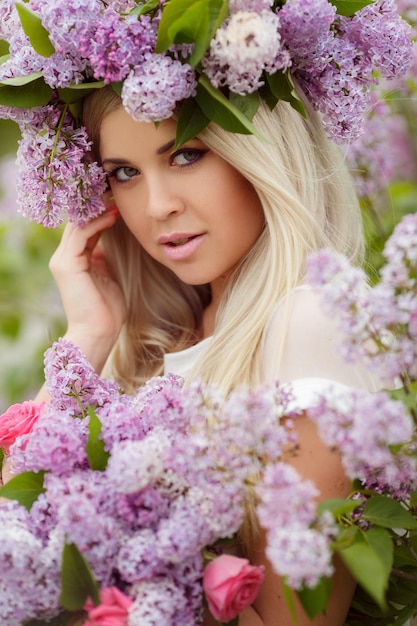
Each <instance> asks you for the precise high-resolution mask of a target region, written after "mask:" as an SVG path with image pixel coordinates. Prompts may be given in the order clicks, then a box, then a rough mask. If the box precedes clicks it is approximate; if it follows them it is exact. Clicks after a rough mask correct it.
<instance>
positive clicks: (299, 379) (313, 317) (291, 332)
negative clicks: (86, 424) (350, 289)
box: [164, 285, 381, 409]
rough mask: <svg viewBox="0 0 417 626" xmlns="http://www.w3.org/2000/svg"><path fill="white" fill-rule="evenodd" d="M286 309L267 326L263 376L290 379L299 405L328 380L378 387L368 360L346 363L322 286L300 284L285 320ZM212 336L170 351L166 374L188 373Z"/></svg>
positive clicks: (311, 398)
mask: <svg viewBox="0 0 417 626" xmlns="http://www.w3.org/2000/svg"><path fill="white" fill-rule="evenodd" d="M285 312H286V307H284V306H283V302H282V301H281V302H280V303H279V304H278V305H277V307H276V309H275V311H274V313H273V315H272V317H271V319H270V321H269V323H268V326H267V329H266V333H265V338H264V345H263V356H262V379H263V380H264V381H265V382H272V381H273V380H279V382H280V383H281V384H285V383H291V389H292V392H293V395H294V396H295V398H296V405H297V407H298V408H300V409H305V408H307V407H308V406H311V405H312V404H314V397H315V396H316V395H317V394H318V393H319V392H322V391H323V390H324V389H325V388H326V387H328V386H329V385H332V386H333V385H335V384H336V385H337V386H339V387H343V386H344V387H354V388H359V389H366V390H368V391H377V390H378V388H380V386H381V385H380V384H378V381H377V380H375V379H374V378H373V377H372V374H371V373H370V372H369V371H368V370H367V369H366V368H365V367H364V366H362V365H360V364H357V363H355V364H352V363H347V362H346V361H345V360H344V359H343V358H342V356H341V355H340V349H339V345H338V342H339V340H340V333H339V332H338V331H337V329H336V326H335V324H334V323H333V321H332V319H331V318H330V317H329V316H328V315H326V314H325V313H323V308H322V304H321V302H320V292H319V290H317V289H315V288H312V287H310V286H308V285H301V286H300V287H298V288H297V289H295V290H294V293H293V296H292V298H291V303H290V312H289V318H288V320H287V321H286V319H285ZM283 326H284V327H286V328H287V332H286V333H284V335H285V344H284V346H283V350H282V358H281V359H280V360H279V362H278V357H277V355H278V353H279V347H280V342H281V336H282V328H283ZM210 342H211V337H208V338H206V339H204V340H203V341H201V342H199V343H197V344H195V345H194V346H192V347H191V348H187V349H186V350H182V351H180V352H173V353H170V354H166V355H165V361H164V369H165V374H168V373H173V374H178V375H180V376H184V377H185V376H187V375H188V374H189V372H190V370H191V368H192V367H193V365H194V363H195V362H196V360H197V358H198V357H199V356H200V355H201V354H203V352H204V350H206V348H207V347H208V346H209V344H210Z"/></svg>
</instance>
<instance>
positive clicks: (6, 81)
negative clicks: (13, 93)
mask: <svg viewBox="0 0 417 626" xmlns="http://www.w3.org/2000/svg"><path fill="white" fill-rule="evenodd" d="M41 76H42V72H34V73H33V74H26V75H25V76H12V77H11V78H3V79H2V81H1V82H0V86H1V85H6V86H7V85H8V86H10V87H22V86H23V85H27V84H28V83H33V81H35V80H37V79H38V78H41Z"/></svg>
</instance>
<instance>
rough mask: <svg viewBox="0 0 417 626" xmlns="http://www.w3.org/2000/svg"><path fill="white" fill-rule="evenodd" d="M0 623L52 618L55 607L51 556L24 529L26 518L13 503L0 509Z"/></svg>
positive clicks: (55, 579) (56, 586)
mask: <svg viewBox="0 0 417 626" xmlns="http://www.w3.org/2000/svg"><path fill="white" fill-rule="evenodd" d="M0 523H1V527H2V535H1V537H2V539H1V542H0V559H1V562H2V564H3V567H2V568H1V570H0V620H1V622H2V623H3V624H7V625H8V626H20V625H21V623H22V621H23V620H25V619H28V618H35V617H44V618H45V619H47V618H48V617H52V616H53V615H54V614H56V612H57V610H58V607H59V602H58V599H59V591H60V580H59V568H58V567H57V562H56V560H55V558H54V553H53V552H52V553H51V552H50V551H48V550H43V549H42V543H41V540H40V539H39V538H38V537H37V536H36V534H34V533H32V532H31V531H30V530H29V528H28V526H29V520H28V515H25V514H24V513H23V512H22V510H21V507H18V506H17V505H16V504H15V503H7V504H2V506H1V507H0Z"/></svg>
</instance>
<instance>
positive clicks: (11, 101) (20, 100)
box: [0, 78, 53, 109]
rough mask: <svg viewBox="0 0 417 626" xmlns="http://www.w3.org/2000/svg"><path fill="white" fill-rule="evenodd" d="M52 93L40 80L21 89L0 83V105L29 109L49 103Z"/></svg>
mask: <svg viewBox="0 0 417 626" xmlns="http://www.w3.org/2000/svg"><path fill="white" fill-rule="evenodd" d="M52 94H53V91H52V89H51V88H50V87H48V85H46V84H45V83H44V81H43V79H42V78H38V79H37V80H34V81H31V82H29V83H28V84H27V85H23V86H21V87H14V86H11V85H3V84H1V83H0V104H3V105H5V106H12V107H18V108H22V109H30V108H31V107H37V106H42V105H44V104H46V103H47V102H49V100H50V99H51V97H52Z"/></svg>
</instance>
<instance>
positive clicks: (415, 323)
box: [308, 214, 417, 384]
mask: <svg viewBox="0 0 417 626" xmlns="http://www.w3.org/2000/svg"><path fill="white" fill-rule="evenodd" d="M416 241H417V216H416V215H415V214H410V215H406V216H405V217H404V218H403V219H402V220H401V222H400V223H399V224H398V226H397V227H396V228H395V230H394V232H393V234H392V235H391V237H390V238H389V239H388V241H387V243H386V245H385V248H384V256H385V257H386V259H387V263H386V265H385V266H384V267H383V268H382V270H381V281H380V282H379V283H378V284H377V285H376V286H375V287H373V288H372V289H370V288H368V287H367V285H366V279H365V275H364V272H362V271H361V270H359V269H357V268H352V267H351V266H350V264H349V262H348V261H347V260H346V259H345V258H344V257H343V256H341V255H337V254H335V253H332V252H330V251H328V250H327V251H326V250H323V251H321V252H319V253H318V254H316V255H313V256H312V257H311V258H310V259H309V261H308V282H310V283H311V284H313V285H320V286H321V287H322V290H323V306H324V308H325V310H326V311H328V312H329V314H330V315H332V316H333V317H334V318H335V319H336V320H338V325H339V328H340V331H341V346H340V347H341V350H342V353H343V354H344V356H345V357H346V358H347V359H348V360H350V361H356V360H358V359H359V360H363V361H364V362H365V363H367V364H368V365H369V366H370V367H371V368H373V370H374V371H376V373H377V374H378V376H379V378H380V380H384V381H393V380H395V379H398V377H401V376H403V375H407V376H409V377H410V379H411V380H414V379H415V378H416V377H417V347H416V346H417V341H416V337H417V319H416V318H417V314H416V310H417V294H416V292H417V289H416V278H415V275H416V265H417V252H416ZM391 384H392V382H391Z"/></svg>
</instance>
